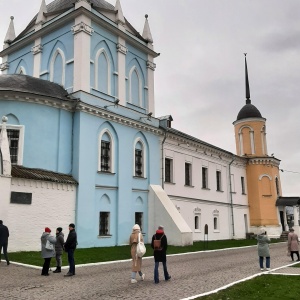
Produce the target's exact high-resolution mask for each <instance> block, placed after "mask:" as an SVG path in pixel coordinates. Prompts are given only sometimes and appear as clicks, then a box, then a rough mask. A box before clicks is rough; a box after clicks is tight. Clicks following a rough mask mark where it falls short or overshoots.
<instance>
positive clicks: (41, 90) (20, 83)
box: [0, 74, 70, 100]
mask: <svg viewBox="0 0 300 300" xmlns="http://www.w3.org/2000/svg"><path fill="white" fill-rule="evenodd" d="M0 91H15V92H26V93H31V94H38V95H42V96H47V97H53V98H59V99H62V100H70V99H68V98H67V95H68V92H67V91H66V90H65V89H64V88H63V87H62V86H60V85H59V84H57V83H54V82H50V81H48V80H43V79H39V78H35V77H32V76H28V75H22V74H11V75H7V74H4V75H0Z"/></svg>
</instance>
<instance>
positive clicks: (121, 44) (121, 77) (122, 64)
mask: <svg viewBox="0 0 300 300" xmlns="http://www.w3.org/2000/svg"><path fill="white" fill-rule="evenodd" d="M127 51H128V50H127V47H126V45H125V40H124V39H123V38H121V37H119V38H118V44H117V53H118V99H119V100H120V104H121V105H123V106H125V105H126V79H125V77H126V54H127Z"/></svg>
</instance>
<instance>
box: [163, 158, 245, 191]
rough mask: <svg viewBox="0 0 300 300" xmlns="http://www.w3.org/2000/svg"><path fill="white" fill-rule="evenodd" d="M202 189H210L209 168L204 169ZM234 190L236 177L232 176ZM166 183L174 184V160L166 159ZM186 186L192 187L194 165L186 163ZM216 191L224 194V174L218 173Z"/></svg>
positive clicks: (242, 180)
mask: <svg viewBox="0 0 300 300" xmlns="http://www.w3.org/2000/svg"><path fill="white" fill-rule="evenodd" d="M201 172H202V188H203V189H209V185H208V168H207V167H202V171H201ZM231 181H232V188H231V192H234V176H233V174H231ZM165 182H169V183H173V159H170V158H165ZM184 184H185V185H186V186H192V164H190V163H185V182H184ZM241 189H242V194H245V178H244V177H241ZM216 190H217V191H220V192H222V191H223V189H222V172H221V171H220V170H217V171H216Z"/></svg>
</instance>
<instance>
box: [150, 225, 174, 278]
mask: <svg viewBox="0 0 300 300" xmlns="http://www.w3.org/2000/svg"><path fill="white" fill-rule="evenodd" d="M151 247H152V248H153V252H154V253H153V255H154V262H155V266H154V282H155V283H159V273H158V267H159V263H160V262H162V264H163V269H164V276H165V280H170V279H171V276H170V275H169V273H168V269H167V248H168V241H167V236H166V235H165V232H164V227H163V226H162V225H160V226H158V229H157V230H156V233H155V234H154V235H153V237H152V241H151Z"/></svg>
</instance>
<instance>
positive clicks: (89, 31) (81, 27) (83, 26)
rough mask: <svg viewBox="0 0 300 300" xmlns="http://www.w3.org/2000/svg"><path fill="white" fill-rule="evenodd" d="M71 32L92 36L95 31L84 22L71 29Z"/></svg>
mask: <svg viewBox="0 0 300 300" xmlns="http://www.w3.org/2000/svg"><path fill="white" fill-rule="evenodd" d="M71 31H72V32H73V34H77V33H80V32H85V33H87V34H89V35H92V34H93V32H94V29H93V28H92V27H91V26H89V25H87V24H85V23H84V22H80V23H78V24H75V25H73V26H72V27H71Z"/></svg>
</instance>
